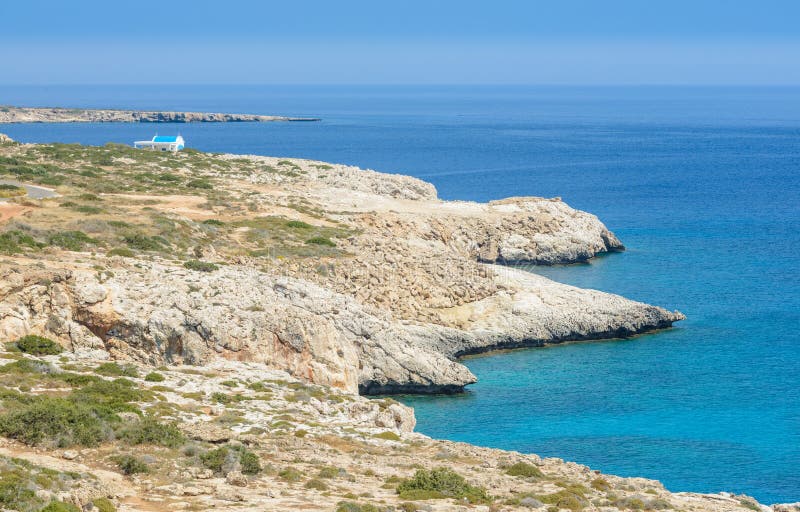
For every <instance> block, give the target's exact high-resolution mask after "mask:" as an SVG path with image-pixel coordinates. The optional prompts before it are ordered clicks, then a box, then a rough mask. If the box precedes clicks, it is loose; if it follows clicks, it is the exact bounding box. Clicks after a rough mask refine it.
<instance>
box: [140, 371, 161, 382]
mask: <svg viewBox="0 0 800 512" xmlns="http://www.w3.org/2000/svg"><path fill="white" fill-rule="evenodd" d="M144 380H145V381H146V382H164V376H163V375H161V374H160V373H157V372H150V373H148V374H147V375H145V376H144Z"/></svg>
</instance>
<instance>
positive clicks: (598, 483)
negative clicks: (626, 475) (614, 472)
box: [589, 477, 611, 492]
mask: <svg viewBox="0 0 800 512" xmlns="http://www.w3.org/2000/svg"><path fill="white" fill-rule="evenodd" d="M589 485H591V486H592V489H595V490H598V491H602V492H606V491H609V490H611V484H609V483H608V480H606V479H605V478H603V477H597V478H595V479H594V480H592V482H591V483H590V484H589Z"/></svg>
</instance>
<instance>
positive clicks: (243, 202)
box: [0, 145, 683, 394]
mask: <svg viewBox="0 0 800 512" xmlns="http://www.w3.org/2000/svg"><path fill="white" fill-rule="evenodd" d="M4 148H7V150H6V153H7V154H8V155H9V156H10V157H13V158H14V159H15V161H25V162H33V161H35V162H37V163H38V162H41V159H42V158H48V157H50V155H51V154H53V153H58V151H52V150H48V148H46V147H42V146H36V145H13V146H12V145H7V146H4ZM56 149H58V150H60V151H62V153H63V152H64V151H65V150H64V148H56ZM140 155H141V156H140ZM60 158H61V160H54V161H52V164H51V165H52V168H53V169H59V170H60V166H64V165H66V166H67V167H69V169H64V172H60V171H55V170H54V171H52V172H54V173H56V172H59V174H58V176H59V179H61V180H66V179H72V178H70V176H74V175H75V173H71V172H67V171H69V170H70V169H71V168H72V167H74V166H79V165H82V164H84V163H85V162H86V161H89V162H93V161H95V162H96V161H102V162H104V163H106V164H105V166H104V168H103V169H102V170H103V172H105V173H108V174H107V176H106V178H107V179H112V178H114V177H119V178H120V179H122V180H131V176H144V175H147V176H152V177H154V179H155V180H156V183H155V185H152V184H144V185H143V184H141V183H138V182H135V181H133V180H131V181H126V182H125V183H127V186H128V187H130V188H131V189H133V190H139V191H143V187H144V188H145V189H146V190H147V191H148V192H149V193H147V194H138V195H137V194H103V193H102V192H101V193H100V195H96V194H75V193H74V190H75V189H79V190H80V189H81V188H91V187H92V183H89V184H87V182H86V181H76V182H75V183H74V185H73V187H75V189H72V191H70V192H67V194H73V195H71V196H70V197H69V198H66V199H65V200H64V201H63V206H62V205H61V204H53V203H52V202H51V203H45V202H43V203H42V204H41V206H39V205H37V206H36V207H37V208H40V210H32V211H31V212H30V214H29V215H28V214H26V215H28V216H27V217H26V218H25V219H24V222H23V221H22V220H15V221H14V222H17V223H18V224H14V226H13V228H12V229H13V231H14V234H13V235H9V238H8V247H9V250H13V251H17V252H24V251H25V250H28V249H26V248H29V249H30V250H31V252H34V254H32V255H31V257H30V258H29V259H24V258H23V259H21V260H20V261H19V262H18V264H17V265H3V266H2V267H0V277H2V279H0V283H1V284H0V337H5V338H8V339H14V338H15V337H18V336H22V335H24V334H28V333H38V334H44V335H47V336H49V337H53V338H55V339H58V340H60V341H61V342H62V343H64V345H65V346H66V347H68V348H70V349H72V350H78V351H86V350H89V351H92V350H100V351H104V352H107V353H109V354H111V355H112V356H113V357H115V358H121V359H133V360H137V361H141V362H146V363H149V364H154V365H159V364H164V363H172V364H194V365H207V364H210V363H211V362H214V361H216V360H221V359H227V360H237V361H243V362H246V361H252V362H258V363H261V364H266V365H268V366H270V367H273V368H276V369H280V370H284V371H287V372H289V373H290V374H291V375H294V376H296V377H298V378H301V379H305V380H307V381H309V382H313V383H317V384H323V385H328V386H335V387H338V388H341V389H345V390H348V391H350V392H361V393H364V394H378V393H397V392H424V393H441V392H444V393H450V392H458V391H461V390H463V388H464V386H466V385H468V384H470V383H472V382H474V381H475V376H474V375H472V373H470V371H469V370H468V369H467V368H466V367H465V366H463V365H461V364H460V363H458V362H457V360H456V359H457V358H458V357H459V356H462V355H466V354H474V353H478V352H485V351H489V350H494V349H505V348H515V347H529V346H541V345H545V344H549V343H562V342H566V341H576V340H597V339H607V338H615V337H624V336H632V335H635V334H638V333H643V332H648V331H652V330H654V329H662V328H666V327H669V326H670V325H672V323H673V322H676V321H678V320H681V319H682V318H683V316H682V315H681V314H680V313H678V312H670V311H667V310H665V309H663V308H659V307H655V306H650V305H647V304H642V303H639V302H634V301H630V300H627V299H625V298H623V297H619V296H616V295H612V294H608V293H603V292H599V291H594V290H582V289H579V288H575V287H572V286H566V285H563V284H559V283H555V282H552V281H550V280H548V279H546V278H544V277H541V276H537V275H534V274H531V273H529V272H524V271H522V270H518V269H515V268H512V267H510V266H508V265H509V264H529V265H533V264H553V263H574V262H581V261H586V260H587V259H590V258H591V257H593V256H595V255H597V254H599V253H603V252H612V251H619V250H622V249H623V246H622V244H621V243H620V241H619V240H618V239H617V238H616V237H615V236H614V234H613V233H612V232H611V231H609V230H608V229H607V228H606V226H604V225H603V223H602V222H600V220H599V219H598V218H597V217H595V216H594V215H591V214H588V213H585V212H581V211H578V210H575V209H573V208H571V207H569V206H568V205H566V204H565V203H563V202H562V201H561V200H560V199H558V198H554V199H545V198H539V197H516V198H510V199H506V200H502V201H493V202H489V203H485V204H484V203H476V202H465V201H442V200H440V199H438V198H437V194H436V189H435V188H434V187H433V186H432V185H431V184H429V183H425V182H424V181H421V180H419V179H416V178H412V177H408V176H402V175H387V174H381V173H378V172H375V171H370V170H362V169H358V168H355V167H350V166H344V165H337V164H325V163H322V162H313V161H308V160H294V159H293V160H286V159H277V158H269V157H259V156H241V155H221V156H215V155H205V154H200V153H198V154H184V155H175V156H161V155H158V156H157V157H154V156H153V155H152V154H145V153H142V152H137V151H134V150H127V149H121V148H116V147H110V148H94V149H91V148H88V149H84V148H80V147H77V148H69V151H68V152H66V153H64V154H62V156H61V157H60ZM34 159H35V160H34ZM37 165H38V164H37ZM145 169H146V170H147V172H144V170H145ZM79 176H80V174H79ZM162 178H166V179H167V180H169V183H176V184H178V183H185V185H182V186H183V188H182V191H183V194H185V195H170V196H165V195H164V192H165V191H164V185H163V183H165V181H162ZM212 180H214V181H212ZM195 184H198V185H200V187H199V188H198V187H196V186H194V185H195ZM180 186H181V185H175V187H180ZM147 187H152V188H149V189H147ZM201 191H208V192H201ZM190 194H191V195H190ZM204 196H205V197H204ZM87 198H88V199H87ZM86 201H92V202H93V203H95V204H93V205H88V204H82V205H79V204H78V203H80V202H86ZM137 205H141V206H137ZM101 206H102V207H101ZM31 208H33V206H31ZM76 211H77V212H78V213H85V212H88V215H91V216H93V218H91V219H84V218H82V217H80V216H79V217H77V218H76V217H75V213H74V212H76ZM62 218H65V219H70V218H73V219H75V220H73V221H69V220H67V221H66V222H62V221H61V219H62ZM131 219H136V220H135V221H131ZM208 221H212V222H211V223H210V224H209V223H208ZM133 222H136V225H134V224H133ZM148 223H149V224H148ZM84 230H86V231H88V234H87V233H84V232H83V231H84ZM26 233H30V234H31V235H32V236H31V235H29V238H30V240H28V239H27V238H25V236H26ZM53 233H58V235H57V236H53ZM150 233H153V234H158V235H157V236H150ZM37 237H38V238H37ZM329 237H330V238H329ZM54 241H55V243H56V244H61V245H57V247H60V248H61V249H57V248H54V247H53V243H54ZM121 243H123V244H128V245H129V246H131V247H133V248H134V249H136V252H134V251H133V250H131V249H128V250H127V251H124V250H123V251H122V252H121V253H120V254H123V255H127V257H114V256H111V254H113V252H111V251H108V249H109V248H111V247H115V246H117V245H119V244H121ZM20 244H21V245H20ZM131 244H132V245H131ZM89 246H91V247H92V248H93V249H92V250H94V251H99V252H100V254H99V255H98V256H97V257H96V256H94V255H90V254H88V253H82V252H80V249H82V248H85V249H88V247H89ZM41 247H47V249H46V250H45V251H44V254H40V253H36V250H38V249H39V248H41ZM62 249H68V250H66V251H65V250H62ZM273 249H274V250H276V252H275V253H271V250H273ZM104 251H108V252H107V253H106V254H102V253H103V252H104ZM173 251H174V252H173ZM188 252H191V254H192V256H189V257H190V258H191V257H195V258H197V257H202V258H204V259H206V260H209V261H206V262H197V261H193V262H192V261H187V262H186V264H190V263H192V264H193V265H189V267H188V268H187V267H185V266H184V265H183V264H182V263H183V260H186V259H188V258H187V253H188ZM173 253H174V254H175V256H174V258H173V257H172V256H171V255H172V254H173ZM270 254H276V256H274V257H273V256H270ZM42 259H43V260H44V261H47V266H48V270H42V269H41V268H40V262H41V260H42ZM37 260H38V261H37ZM176 260H177V261H176ZM212 262H213V263H212ZM496 263H505V264H506V265H505V266H504V265H497V264H496ZM190 268H191V269H197V270H190ZM201 270H205V271H201Z"/></svg>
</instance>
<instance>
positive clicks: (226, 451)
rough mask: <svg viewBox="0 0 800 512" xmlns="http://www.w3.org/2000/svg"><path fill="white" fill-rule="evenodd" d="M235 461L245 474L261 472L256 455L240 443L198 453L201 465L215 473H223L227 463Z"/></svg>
mask: <svg viewBox="0 0 800 512" xmlns="http://www.w3.org/2000/svg"><path fill="white" fill-rule="evenodd" d="M236 461H238V463H239V465H240V466H241V471H242V473H244V474H245V475H257V474H258V473H260V472H261V462H260V460H259V458H258V455H256V454H255V453H253V452H251V451H250V450H248V449H247V448H245V447H244V446H241V445H236V446H230V445H229V446H220V447H219V448H215V449H213V450H209V451H207V452H205V453H202V454H200V462H202V464H203V466H205V467H206V468H208V469H210V470H212V471H214V472H215V473H223V472H224V470H225V466H226V465H227V464H229V463H232V462H236Z"/></svg>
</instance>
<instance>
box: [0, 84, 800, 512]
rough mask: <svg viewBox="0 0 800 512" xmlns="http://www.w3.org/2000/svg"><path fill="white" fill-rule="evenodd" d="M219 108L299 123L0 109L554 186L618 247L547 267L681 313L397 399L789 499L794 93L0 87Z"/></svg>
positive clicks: (77, 102)
mask: <svg viewBox="0 0 800 512" xmlns="http://www.w3.org/2000/svg"><path fill="white" fill-rule="evenodd" d="M2 104H9V105H27V106H65V107H76V108H77V107H89V108H123V109H127V108H133V109H158V110H193V111H219V112H234V113H255V114H278V115H287V116H310V117H320V118H322V121H320V122H315V123H266V124H251V123H241V124H182V125H168V124H158V125H155V124H29V125H0V132H5V133H7V134H8V135H10V136H11V137H13V138H14V139H17V140H19V141H23V142H50V141H57V142H80V143H84V144H98V145H99V144H105V143H107V142H119V143H132V142H133V141H134V140H141V139H149V138H150V137H152V136H153V135H154V134H156V133H159V134H161V135H168V134H175V133H180V134H181V135H183V137H184V138H185V139H186V141H187V145H188V146H190V147H194V148H197V149H200V150H204V151H218V152H233V153H248V154H259V155H273V156H284V157H299V158H312V159H319V160H325V161H331V162H339V163H346V164H352V165H357V166H361V167H364V168H372V169H376V170H380V171H384V172H392V173H403V174H409V175H412V176H416V177H419V178H422V179H424V180H427V181H430V182H432V183H433V184H434V185H436V187H437V189H438V191H439V195H440V197H442V198H445V199H461V200H471V201H489V200H492V199H499V198H503V197H506V196H519V195H532V196H545V197H553V196H559V197H561V198H563V200H564V201H566V202H567V203H569V204H570V205H572V206H573V207H575V208H579V209H583V210H587V211H589V212H592V213H594V214H596V215H598V216H599V217H600V219H601V220H602V221H604V222H605V223H606V225H607V226H608V227H609V228H610V229H611V230H613V231H614V232H615V233H616V234H617V235H618V236H619V237H620V239H621V240H622V241H623V243H624V244H625V245H626V246H627V251H626V252H624V253H621V254H611V255H608V256H603V257H599V258H597V259H595V260H593V261H592V262H591V263H589V264H583V265H572V266H558V267H534V268H532V269H530V270H531V271H533V272H536V273H539V274H542V275H544V276H547V277H548V278H551V279H554V280H556V281H560V282H564V283H569V284H573V285H577V286H581V287H587V288H595V289H599V290H603V291H607V292H613V293H618V294H622V295H624V296H626V297H630V298H633V299H637V300H641V301H646V302H649V303H653V304H658V305H661V306H664V307H667V308H670V309H678V310H680V311H682V312H683V313H684V314H686V316H687V319H686V320H685V321H683V322H680V323H679V324H677V326H676V327H675V328H673V329H670V330H666V331H662V332H658V333H654V334H650V335H646V336H640V337H636V338H632V339H626V340H614V341H604V342H592V343H579V344H569V345H563V346H553V347H549V348H541V349H525V350H515V351H508V352H502V353H494V354H487V355H482V356H479V357H471V358H468V359H465V360H464V363H465V364H466V365H467V366H468V367H469V368H470V369H471V370H472V372H473V373H474V374H475V375H476V376H477V377H478V379H479V380H478V382H477V383H476V384H474V385H472V386H470V387H469V388H468V391H467V392H466V393H464V394H462V395H457V396H402V397H400V399H401V400H402V401H403V402H405V403H407V404H409V405H412V406H413V407H414V408H415V410H416V416H417V420H418V424H417V430H418V431H420V432H423V433H425V434H427V435H430V436H432V437H436V438H443V439H451V440H455V441H465V442H469V443H474V444H478V445H483V446H491V447H496V448H503V449H509V450H518V451H521V452H530V453H536V454H539V455H542V456H546V457H560V458H563V459H566V460H570V461H576V462H579V463H582V464H586V465H589V466H591V467H592V468H594V469H598V470H601V471H603V472H607V473H613V474H618V475H622V476H643V477H648V478H653V479H658V480H660V481H662V482H663V483H664V484H665V485H666V486H667V488H669V489H670V490H673V491H697V492H719V491H723V490H724V491H729V492H733V493H746V494H748V495H752V496H754V497H756V498H757V499H759V500H760V501H762V502H765V503H774V502H793V501H800V334H798V332H799V331H800V271H799V270H800V269H799V267H800V265H799V264H800V88H777V87H776V88H734V87H596V88H592V87H522V86H513V87H511V86H509V87H503V86H482V87H477V86H475V87H472V86H470V87H466V86H435V87H434V86H403V87H395V86H369V87H367V86H191V87H188V86H155V85H154V86H55V87H20V86H13V87H12V86H3V87H0V105H2Z"/></svg>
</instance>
